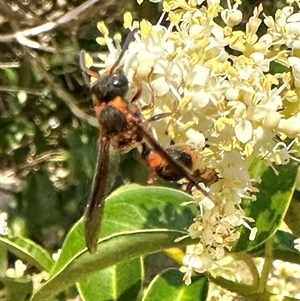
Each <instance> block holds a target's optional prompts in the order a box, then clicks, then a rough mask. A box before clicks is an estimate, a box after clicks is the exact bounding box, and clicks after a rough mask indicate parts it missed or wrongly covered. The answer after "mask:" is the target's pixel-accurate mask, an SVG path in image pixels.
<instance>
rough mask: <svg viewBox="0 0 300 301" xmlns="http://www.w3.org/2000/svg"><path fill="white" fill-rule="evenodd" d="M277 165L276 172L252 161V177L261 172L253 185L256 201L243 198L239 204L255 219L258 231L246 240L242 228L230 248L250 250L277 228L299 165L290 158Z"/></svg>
mask: <svg viewBox="0 0 300 301" xmlns="http://www.w3.org/2000/svg"><path fill="white" fill-rule="evenodd" d="M277 169H278V170H279V175H278V176H277V175H276V174H275V173H274V171H273V169H272V168H271V167H267V166H266V165H264V163H263V162H262V161H259V162H256V164H254V165H253V167H252V170H251V174H252V175H253V176H254V175H255V177H257V176H258V175H260V176H261V183H260V184H258V185H257V187H258V189H259V193H258V194H257V200H256V201H253V202H250V201H247V202H244V205H245V206H243V208H244V209H245V212H246V216H250V217H253V218H254V219H255V226H256V227H257V228H258V233H257V235H256V238H255V240H254V241H249V230H247V229H245V228H242V233H241V237H240V239H239V241H238V243H237V244H236V246H235V249H234V251H245V250H251V249H253V248H255V247H257V246H258V245H260V244H262V243H263V242H265V241H266V240H267V239H268V238H269V237H270V236H271V235H273V234H274V233H275V232H276V231H277V229H278V228H279V226H280V224H281V222H282V220H283V218H284V216H285V213H286V211H287V209H288V207H289V204H290V201H291V198H292V196H293V192H294V189H295V182H296V177H297V173H298V169H299V165H298V164H297V163H295V162H291V163H290V164H288V165H284V166H282V167H277Z"/></svg>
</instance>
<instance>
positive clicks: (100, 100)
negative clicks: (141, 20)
mask: <svg viewBox="0 0 300 301" xmlns="http://www.w3.org/2000/svg"><path fill="white" fill-rule="evenodd" d="M136 32H137V30H133V31H132V32H131V33H129V35H128V36H127V39H126V40H125V43H124V45H123V48H122V51H121V53H120V55H119V58H118V59H117V61H116V62H115V64H114V65H113V66H112V67H111V69H110V70H109V71H108V72H107V73H106V74H104V75H102V76H101V77H100V76H99V75H98V73H96V72H93V71H91V70H90V69H88V68H87V67H86V66H85V64H84V55H85V53H84V51H82V52H81V55H80V65H81V68H82V70H83V72H84V73H85V75H88V76H92V77H96V78H97V82H96V83H95V84H94V85H92V87H91V98H92V100H93V107H94V110H95V113H96V117H97V119H98V122H99V128H100V138H99V143H98V145H99V150H98V158H97V164H96V170H95V173H94V178H93V185H92V190H91V194H90V198H89V202H88V205H87V208H86V210H85V213H84V220H85V241H86V246H87V248H88V250H89V252H90V253H94V252H95V251H96V249H97V241H98V234H99V231H100V226H101V220H102V216H103V212H104V200H105V197H106V196H107V194H108V193H109V191H108V190H109V189H108V187H109V186H110V185H109V184H110V183H109V178H108V177H107V174H108V172H109V170H108V169H109V157H110V149H111V147H112V148H114V149H115V150H116V151H118V152H119V153H127V152H129V151H130V150H132V149H133V148H136V147H137V146H138V145H141V144H143V145H144V146H145V145H147V147H149V148H150V149H151V151H150V152H149V153H148V154H147V155H146V153H145V154H144V158H147V160H146V162H148V163H147V164H149V165H150V163H149V162H150V154H151V153H152V152H154V153H155V154H158V156H159V157H160V158H161V160H162V161H163V162H164V168H162V169H161V171H160V170H159V167H157V168H155V167H154V169H153V170H154V171H155V172H156V173H157V174H158V176H161V177H163V178H171V179H175V180H176V179H177V178H178V177H184V178H186V179H187V180H188V181H189V182H190V183H192V184H193V185H194V186H195V187H196V188H197V189H199V190H200V191H201V192H202V193H203V194H204V195H205V196H208V195H209V194H208V192H206V191H205V190H204V189H203V188H202V187H201V186H200V185H199V179H198V177H197V176H195V173H194V171H193V169H192V166H191V164H189V163H186V162H185V161H184V160H178V156H176V151H175V150H174V152H172V151H170V150H166V149H164V148H163V147H162V146H161V145H160V144H159V143H158V141H157V140H156V139H155V138H154V137H153V135H152V134H151V133H150V131H149V122H144V121H143V118H142V114H141V110H140V109H139V107H138V106H137V105H136V104H135V103H134V102H135V100H136V99H138V97H139V96H140V94H141V88H140V87H138V90H137V92H136V94H135V96H134V97H133V99H132V100H131V101H130V102H129V101H127V100H126V99H125V95H126V93H127V91H128V89H129V82H128V79H127V77H126V76H125V74H124V71H123V70H122V68H120V67H119V65H120V62H121V60H122V57H123V56H124V54H125V51H126V50H127V48H128V45H129V43H130V42H131V40H132V39H133V37H134V34H135V33H136ZM159 118H161V116H159V117H158V119H159ZM152 120H156V118H155V117H154V118H152ZM157 162H158V161H157ZM156 164H157V166H158V165H160V164H158V163H156ZM152 167H153V166H152V165H151V168H152ZM172 173H173V175H174V174H177V175H178V176H177V177H174V176H172V175H171V176H170V174H172ZM179 175H180V176H179Z"/></svg>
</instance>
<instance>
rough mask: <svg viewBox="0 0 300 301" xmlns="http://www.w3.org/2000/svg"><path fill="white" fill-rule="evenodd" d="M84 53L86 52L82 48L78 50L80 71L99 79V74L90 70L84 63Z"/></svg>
mask: <svg viewBox="0 0 300 301" xmlns="http://www.w3.org/2000/svg"><path fill="white" fill-rule="evenodd" d="M85 54H86V52H85V51H84V50H81V51H80V54H79V66H80V69H81V70H82V72H83V73H84V74H85V75H89V76H90V77H95V78H97V79H99V74H98V73H97V72H94V71H92V70H90V69H89V68H88V67H87V66H86V65H85Z"/></svg>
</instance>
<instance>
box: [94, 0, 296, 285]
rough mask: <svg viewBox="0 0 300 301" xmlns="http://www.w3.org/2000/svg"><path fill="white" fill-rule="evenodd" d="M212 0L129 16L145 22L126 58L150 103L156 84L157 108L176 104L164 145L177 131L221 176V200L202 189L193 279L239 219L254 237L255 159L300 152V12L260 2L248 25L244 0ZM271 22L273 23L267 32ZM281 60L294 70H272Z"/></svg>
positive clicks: (190, 252) (163, 128)
mask: <svg viewBox="0 0 300 301" xmlns="http://www.w3.org/2000/svg"><path fill="white" fill-rule="evenodd" d="M203 2H204V1H200V0H198V1H196V0H189V1H183V0H166V1H164V2H163V10H164V12H163V14H162V16H161V18H160V20H159V21H158V23H157V24H156V25H152V24H150V22H148V21H145V20H143V21H141V22H138V21H134V20H133V19H132V16H131V14H130V13H126V14H125V15H124V27H125V28H129V29H130V30H133V29H134V28H139V32H138V33H137V34H136V35H135V40H134V41H133V42H131V43H130V45H129V47H128V50H127V52H126V54H125V56H124V58H123V60H122V66H123V69H124V71H125V74H126V75H127V77H128V78H129V80H130V82H131V83H132V85H133V89H134V88H136V87H135V83H136V82H141V83H142V84H143V93H142V96H141V99H140V100H139V102H140V104H141V106H144V105H145V104H148V103H149V102H150V100H151V92H154V95H155V98H154V107H153V110H152V111H151V112H150V113H151V114H156V113H161V112H173V113H174V114H173V115H172V117H168V118H165V119H164V120H162V121H160V122H157V123H156V122H152V123H151V126H153V128H154V129H155V132H156V135H157V139H158V140H159V141H160V143H162V144H163V145H164V146H168V144H169V142H170V140H171V139H172V140H173V141H174V142H175V144H190V145H193V146H194V147H195V148H194V149H195V152H196V156H197V158H198V159H197V168H199V169H200V170H201V169H203V168H204V167H210V168H212V169H214V170H216V171H217V173H218V175H219V180H218V181H217V182H216V183H214V184H212V185H211V186H210V187H209V188H208V189H209V191H210V194H211V195H212V198H211V200H208V199H207V198H203V196H202V195H201V194H200V193H199V192H198V191H197V190H195V191H194V192H193V193H194V197H195V203H197V205H199V207H200V212H201V214H200V215H199V216H197V217H196V218H195V219H194V223H193V224H192V225H191V226H190V227H189V230H188V232H189V236H191V237H192V238H194V239H198V242H197V243H196V244H195V245H193V246H191V247H189V248H188V249H187V253H186V256H185V258H184V265H185V266H186V267H187V268H186V276H185V280H186V283H187V284H189V283H190V276H191V274H192V271H198V272H204V271H206V270H207V269H209V268H210V267H211V265H212V264H213V262H214V261H215V260H218V259H220V258H221V257H222V256H223V255H224V253H225V250H229V249H230V248H231V247H232V245H233V244H234V242H235V241H236V240H237V239H238V238H239V232H238V230H237V229H236V228H237V226H240V225H245V226H246V227H248V228H249V229H250V230H251V234H250V239H253V238H254V236H255V233H256V228H251V227H250V226H249V225H248V224H247V222H246V221H247V220H248V221H250V222H251V221H252V220H250V219H249V218H247V217H246V216H245V214H244V212H243V210H242V209H241V207H240V203H241V199H242V198H246V199H249V200H250V201H251V200H254V199H255V198H254V196H253V192H255V191H256V190H255V188H254V187H253V186H252V182H254V179H251V178H250V175H249V173H248V170H249V167H250V164H251V163H252V162H253V160H254V159H255V158H257V157H258V158H261V159H262V160H265V161H266V162H267V163H269V164H270V165H272V166H273V165H276V164H281V165H282V164H287V163H288V162H289V161H290V159H293V160H297V161H299V159H297V158H296V157H294V156H292V155H291V154H292V153H293V152H295V150H292V146H293V145H294V147H295V146H298V148H299V138H300V96H299V89H300V13H299V12H294V11H293V8H292V7H291V6H286V7H284V8H283V9H281V10H278V11H277V13H276V15H275V17H274V18H273V17H268V16H265V15H264V14H263V9H262V6H259V7H258V8H255V10H254V11H253V15H252V16H251V17H250V18H249V20H248V22H247V23H246V25H245V30H244V31H241V30H236V29H235V26H236V25H239V24H240V23H241V22H242V20H243V13H242V11H240V10H239V3H240V2H239V1H235V4H234V5H231V3H230V2H229V0H228V7H227V8H223V7H221V6H220V1H219V0H209V1H205V3H206V5H207V6H204V5H203ZM162 20H168V21H169V22H168V24H169V26H168V27H165V26H164V25H162V24H161V23H162ZM263 23H264V24H265V26H266V27H267V32H266V33H265V34H263V35H261V34H259V33H258V30H259V29H260V26H261V25H262V24H263ZM98 28H99V30H100V31H101V33H102V34H103V35H104V38H103V37H102V38H99V40H98V41H99V42H100V43H101V44H103V43H106V44H107V45H108V49H109V55H108V56H106V57H104V56H103V55H101V59H103V61H104V64H103V66H105V67H107V68H109V67H110V66H112V65H113V63H114V62H115V61H116V59H117V57H118V55H119V53H120V48H119V47H115V46H114V44H113V41H112V39H111V38H110V37H109V31H108V29H107V28H106V27H105V26H104V24H103V23H99V25H98ZM275 62H276V63H281V64H282V65H285V66H286V72H282V73H278V74H274V75H273V74H271V73H270V66H271V64H274V63H275ZM147 114H149V112H145V119H147V117H146V116H147ZM166 133H167V135H166ZM278 135H279V136H280V137H281V138H283V139H284V138H287V137H288V138H291V139H293V141H292V144H290V145H288V146H287V145H286V144H285V143H284V142H282V141H280V142H279V143H277V144H276V145H275V143H274V139H275V137H276V136H278ZM166 138H167V139H166ZM277 141H278V140H277ZM207 146H208V147H207ZM273 167H274V166H273ZM274 170H275V167H274ZM275 171H276V170H275ZM255 180H256V181H257V180H258V179H255Z"/></svg>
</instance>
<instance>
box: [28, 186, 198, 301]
mask: <svg viewBox="0 0 300 301" xmlns="http://www.w3.org/2000/svg"><path fill="white" fill-rule="evenodd" d="M190 200H192V198H191V196H189V195H187V194H185V193H183V192H182V191H180V190H174V189H170V188H165V187H154V186H151V187H149V186H148V187H142V186H138V185H128V186H124V187H122V188H120V189H118V190H116V191H115V192H114V193H112V194H111V195H110V196H109V197H108V198H107V199H106V205H105V210H104V217H103V221H102V227H101V233H100V237H101V238H102V239H101V240H100V241H98V249H97V251H96V253H95V254H93V255H91V254H89V253H88V252H87V249H86V247H85V243H84V237H83V223H82V220H81V221H79V222H78V223H77V224H76V225H75V226H74V227H73V228H72V229H71V231H70V232H69V234H68V236H67V238H66V240H65V242H64V245H63V248H62V252H61V255H60V257H59V259H58V261H57V263H56V265H55V266H54V269H53V270H52V273H51V278H50V279H49V281H48V282H46V283H45V285H44V286H43V287H42V288H41V289H40V290H39V291H38V292H36V294H35V295H34V296H33V297H32V301H38V300H42V301H47V300H51V298H52V297H53V296H55V295H57V294H58V293H59V292H61V291H63V290H64V289H66V288H67V287H68V286H70V285H72V284H74V283H76V282H79V281H81V280H83V279H85V278H86V277H88V276H89V275H91V274H92V273H95V272H96V271H99V270H101V269H104V268H107V267H109V266H112V265H115V264H117V263H119V262H121V261H124V260H128V259H130V258H133V257H136V256H140V255H143V254H149V253H153V252H157V251H160V250H162V249H164V248H170V247H180V246H184V245H186V244H189V243H191V240H187V239H186V240H184V241H181V242H180V243H175V242H174V240H175V239H176V238H178V237H180V236H183V235H185V234H186V233H185V232H182V230H183V229H185V228H187V227H188V226H189V225H190V223H191V222H192V219H193V216H194V215H193V213H192V211H191V209H190V208H188V207H182V206H181V205H180V204H181V203H182V202H184V201H190Z"/></svg>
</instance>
